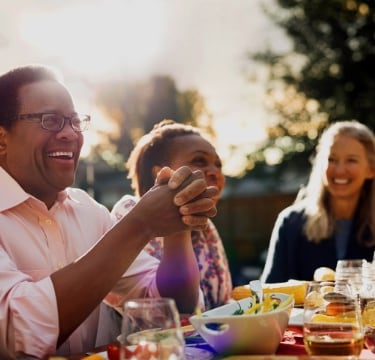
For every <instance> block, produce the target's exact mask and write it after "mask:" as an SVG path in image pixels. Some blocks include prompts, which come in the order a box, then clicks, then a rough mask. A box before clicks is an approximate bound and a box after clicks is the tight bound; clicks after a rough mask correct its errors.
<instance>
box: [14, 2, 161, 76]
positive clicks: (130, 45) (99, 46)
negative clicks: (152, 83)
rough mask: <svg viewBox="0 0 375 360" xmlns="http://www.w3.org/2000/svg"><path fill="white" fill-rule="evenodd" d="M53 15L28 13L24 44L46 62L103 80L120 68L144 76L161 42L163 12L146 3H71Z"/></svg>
mask: <svg viewBox="0 0 375 360" xmlns="http://www.w3.org/2000/svg"><path fill="white" fill-rule="evenodd" d="M66 4H67V5H66V7H61V8H60V9H59V10H55V11H54V12H51V11H48V10H45V11H42V10H40V11H39V12H37V13H36V12H33V13H31V12H28V13H25V14H24V15H23V17H22V21H20V24H21V25H20V26H21V28H20V31H21V35H22V36H23V38H24V40H25V41H27V42H28V43H29V44H30V45H31V46H32V47H33V48H35V49H37V50H39V51H40V52H42V53H43V54H44V56H45V57H46V58H50V59H55V60H56V62H59V63H62V64H63V65H64V66H67V67H68V68H69V69H70V70H72V71H74V72H77V73H79V74H81V75H82V74H83V75H87V76H91V77H95V78H100V77H105V76H108V75H114V74H116V73H118V71H119V70H121V69H124V71H126V72H127V71H129V72H132V73H133V74H134V73H137V72H142V71H144V70H145V68H147V66H150V63H152V60H153V58H154V57H155V56H156V54H157V52H158V50H159V48H158V47H159V46H160V44H161V32H162V28H163V27H162V26H161V24H162V8H161V7H160V5H159V6H158V7H156V6H155V5H153V4H154V3H153V2H152V1H147V0H137V1H132V0H127V1H123V0H112V1H96V2H94V3H93V4H92V6H90V9H89V10H88V8H87V2H78V1H70V2H67V3H66Z"/></svg>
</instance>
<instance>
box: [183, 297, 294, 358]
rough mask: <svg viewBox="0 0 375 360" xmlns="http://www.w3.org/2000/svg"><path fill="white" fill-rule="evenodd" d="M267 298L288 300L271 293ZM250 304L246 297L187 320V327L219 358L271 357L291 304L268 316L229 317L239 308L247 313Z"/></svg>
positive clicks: (286, 322) (288, 314) (284, 327)
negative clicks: (223, 356) (190, 327)
mask: <svg viewBox="0 0 375 360" xmlns="http://www.w3.org/2000/svg"><path fill="white" fill-rule="evenodd" d="M271 296H272V297H274V298H277V299H279V300H280V302H283V301H286V300H287V299H288V298H289V297H290V295H288V294H283V293H272V294H271ZM252 301H253V298H251V297H248V298H245V299H242V300H239V301H236V302H233V303H229V304H226V305H223V306H220V307H218V308H215V309H212V310H208V311H206V312H204V313H202V314H199V315H194V316H191V317H190V323H191V324H192V325H193V326H194V328H195V329H196V330H197V332H198V333H199V334H200V335H201V336H202V338H203V339H204V340H205V341H206V342H207V343H208V344H209V345H210V346H211V347H212V348H213V349H214V350H215V351H216V352H218V353H219V354H224V355H234V354H236V355H238V354H257V355H267V354H274V353H275V352H276V350H277V347H278V346H279V344H280V342H281V340H282V338H283V334H284V331H285V329H286V327H287V325H288V321H289V317H290V314H291V312H292V309H293V306H294V300H292V301H290V302H288V304H287V305H286V306H285V307H283V308H276V309H275V310H271V311H269V312H264V313H256V314H249V315H247V314H242V315H233V313H234V312H235V311H236V310H238V309H239V308H241V309H243V310H245V309H248V308H249V307H250V305H251V304H252Z"/></svg>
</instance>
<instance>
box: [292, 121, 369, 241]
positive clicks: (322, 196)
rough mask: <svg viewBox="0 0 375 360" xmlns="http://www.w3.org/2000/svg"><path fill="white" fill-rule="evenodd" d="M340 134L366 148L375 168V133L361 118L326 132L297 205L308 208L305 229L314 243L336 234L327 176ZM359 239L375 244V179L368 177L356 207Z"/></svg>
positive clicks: (337, 125)
mask: <svg viewBox="0 0 375 360" xmlns="http://www.w3.org/2000/svg"><path fill="white" fill-rule="evenodd" d="M338 135H345V136H349V137H351V138H353V139H355V140H357V141H359V142H360V143H361V144H362V145H363V147H364V148H365V151H366V155H367V159H368V162H369V165H370V167H372V168H373V169H375V137H374V134H373V132H372V131H371V130H370V129H369V128H368V127H367V126H365V125H364V124H361V123H359V122H358V121H354V120H353V121H338V122H336V123H333V124H331V125H330V126H329V127H328V128H326V130H325V131H324V132H323V134H322V136H321V138H320V140H319V143H318V145H317V147H316V155H315V158H314V160H313V166H312V170H311V174H310V178H309V181H308V183H307V185H306V187H305V188H304V189H302V190H301V191H300V193H299V194H298V195H297V198H296V201H295V204H300V205H302V206H303V207H304V209H305V214H306V218H307V219H306V223H305V227H304V232H305V235H306V236H307V238H308V239H309V240H310V241H313V242H316V243H318V242H320V241H321V240H322V239H325V238H328V237H330V236H332V235H333V231H334V225H335V219H334V217H333V214H332V212H331V209H330V207H329V193H328V190H327V188H326V186H325V184H324V182H323V175H324V172H325V167H326V163H327V159H328V157H329V154H330V148H331V146H332V144H333V142H334V139H335V137H336V136H338ZM355 219H356V224H355V226H356V235H355V236H356V241H357V242H358V243H360V244H362V245H366V246H373V245H374V244H375V180H374V179H367V180H365V183H364V184H363V187H362V191H361V195H360V197H359V201H358V204H357V208H356V213H355Z"/></svg>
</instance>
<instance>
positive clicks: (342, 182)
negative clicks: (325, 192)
mask: <svg viewBox="0 0 375 360" xmlns="http://www.w3.org/2000/svg"><path fill="white" fill-rule="evenodd" d="M333 182H334V183H335V184H339V185H345V184H347V183H348V182H349V180H348V179H333Z"/></svg>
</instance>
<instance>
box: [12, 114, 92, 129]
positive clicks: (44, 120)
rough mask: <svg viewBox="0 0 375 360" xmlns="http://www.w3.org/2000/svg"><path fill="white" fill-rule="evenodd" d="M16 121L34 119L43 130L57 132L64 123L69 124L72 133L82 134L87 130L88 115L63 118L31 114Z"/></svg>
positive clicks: (24, 115)
mask: <svg viewBox="0 0 375 360" xmlns="http://www.w3.org/2000/svg"><path fill="white" fill-rule="evenodd" d="M16 119H19V120H25V119H30V120H32V119H36V120H39V121H40V125H41V126H42V128H43V129H45V130H49V131H55V132H58V131H60V130H62V129H63V127H64V126H65V121H69V122H70V126H71V127H72V129H73V130H74V131H78V132H82V131H85V130H87V129H88V128H89V124H90V120H91V118H90V115H82V114H72V115H71V116H63V115H59V114H55V113H33V114H21V115H18V116H16Z"/></svg>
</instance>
